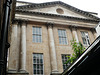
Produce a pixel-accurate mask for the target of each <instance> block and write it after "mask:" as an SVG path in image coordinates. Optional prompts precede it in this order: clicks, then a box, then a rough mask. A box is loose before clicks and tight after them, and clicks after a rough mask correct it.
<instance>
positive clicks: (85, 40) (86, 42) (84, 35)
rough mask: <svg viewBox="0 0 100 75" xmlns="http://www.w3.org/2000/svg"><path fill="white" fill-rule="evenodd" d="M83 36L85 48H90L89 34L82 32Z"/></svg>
mask: <svg viewBox="0 0 100 75" xmlns="http://www.w3.org/2000/svg"><path fill="white" fill-rule="evenodd" d="M81 35H82V40H83V45H84V46H89V45H90V41H89V36H88V32H83V31H82V32H81Z"/></svg>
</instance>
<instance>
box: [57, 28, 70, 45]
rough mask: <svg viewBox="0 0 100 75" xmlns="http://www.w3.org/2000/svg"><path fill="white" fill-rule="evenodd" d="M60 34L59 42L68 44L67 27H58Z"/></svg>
mask: <svg viewBox="0 0 100 75" xmlns="http://www.w3.org/2000/svg"><path fill="white" fill-rule="evenodd" d="M58 36H59V44H64V45H66V44H68V43H67V35H66V30H65V29H58Z"/></svg>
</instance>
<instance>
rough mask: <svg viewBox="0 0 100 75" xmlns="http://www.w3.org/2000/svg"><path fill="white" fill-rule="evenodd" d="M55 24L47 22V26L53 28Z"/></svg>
mask: <svg viewBox="0 0 100 75" xmlns="http://www.w3.org/2000/svg"><path fill="white" fill-rule="evenodd" d="M53 25H54V24H53V23H51V22H47V23H46V26H47V28H53Z"/></svg>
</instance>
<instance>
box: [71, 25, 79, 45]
mask: <svg viewBox="0 0 100 75" xmlns="http://www.w3.org/2000/svg"><path fill="white" fill-rule="evenodd" d="M71 30H72V35H73V38H74V39H75V40H76V42H77V43H78V42H79V40H78V36H77V31H76V28H75V27H71Z"/></svg>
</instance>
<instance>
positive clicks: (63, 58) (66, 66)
mask: <svg viewBox="0 0 100 75" xmlns="http://www.w3.org/2000/svg"><path fill="white" fill-rule="evenodd" d="M69 56H70V54H62V64H63V70H65V69H67V68H68V66H69V65H70V64H67V65H66V64H65V62H66V61H67V60H68V59H69Z"/></svg>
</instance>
